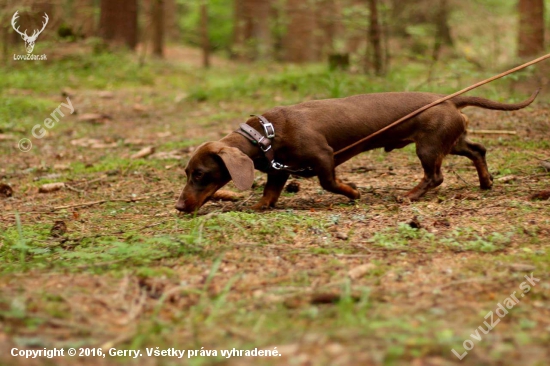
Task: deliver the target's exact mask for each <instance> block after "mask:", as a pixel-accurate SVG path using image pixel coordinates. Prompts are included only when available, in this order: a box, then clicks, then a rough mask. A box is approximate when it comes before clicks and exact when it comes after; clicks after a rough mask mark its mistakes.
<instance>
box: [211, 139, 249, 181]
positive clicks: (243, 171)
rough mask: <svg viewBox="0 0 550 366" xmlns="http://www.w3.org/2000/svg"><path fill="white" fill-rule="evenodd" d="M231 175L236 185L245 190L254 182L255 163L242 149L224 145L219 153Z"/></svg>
mask: <svg viewBox="0 0 550 366" xmlns="http://www.w3.org/2000/svg"><path fill="white" fill-rule="evenodd" d="M218 155H219V156H220V158H222V160H223V162H224V164H225V167H226V168H227V170H228V171H229V174H230V175H231V179H233V182H234V183H235V186H236V187H237V188H238V189H240V190H241V191H244V190H246V189H250V188H251V187H252V183H254V163H253V162H252V159H250V158H249V157H248V156H246V155H245V154H244V153H243V152H242V151H241V150H239V149H237V148H234V147H228V146H225V147H223V148H222V149H221V150H220V152H219V153H218Z"/></svg>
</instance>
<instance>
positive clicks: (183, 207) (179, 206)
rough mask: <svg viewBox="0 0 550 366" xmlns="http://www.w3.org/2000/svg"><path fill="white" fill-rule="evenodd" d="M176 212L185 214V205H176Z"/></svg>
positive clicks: (180, 203)
mask: <svg viewBox="0 0 550 366" xmlns="http://www.w3.org/2000/svg"><path fill="white" fill-rule="evenodd" d="M176 210H178V211H180V212H185V203H183V202H178V203H176Z"/></svg>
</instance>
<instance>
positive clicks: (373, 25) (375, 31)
mask: <svg viewBox="0 0 550 366" xmlns="http://www.w3.org/2000/svg"><path fill="white" fill-rule="evenodd" d="M377 5H378V4H377V0H369V10H370V24H369V44H370V46H371V49H372V64H373V67H374V72H375V73H376V75H381V74H382V72H383V55H382V42H381V38H382V37H381V34H382V32H381V31H380V22H379V21H378V6H377Z"/></svg>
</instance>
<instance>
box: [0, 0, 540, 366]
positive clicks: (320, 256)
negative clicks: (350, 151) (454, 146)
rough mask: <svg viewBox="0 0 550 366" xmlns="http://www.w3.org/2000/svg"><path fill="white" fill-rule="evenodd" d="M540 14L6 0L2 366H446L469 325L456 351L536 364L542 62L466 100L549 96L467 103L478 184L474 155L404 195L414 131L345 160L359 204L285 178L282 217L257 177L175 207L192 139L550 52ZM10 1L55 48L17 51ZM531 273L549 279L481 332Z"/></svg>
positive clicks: (533, 0)
mask: <svg viewBox="0 0 550 366" xmlns="http://www.w3.org/2000/svg"><path fill="white" fill-rule="evenodd" d="M548 9H550V0H415V1H413V0H208V1H207V0H139V1H138V0H47V1H45V0H18V1H14V0H0V42H1V44H0V289H1V290H0V365H10V366H12V365H14V366H29V365H51V364H52V362H53V363H55V364H56V365H59V366H65V365H67V366H69V365H70V366H72V365H75V364H86V365H89V366H96V365H97V366H105V365H123V364H128V365H136V364H138V363H139V365H146V366H148V365H154V364H157V363H161V364H171V363H170V362H172V360H170V359H168V358H163V359H161V358H158V359H155V358H141V359H139V360H137V361H135V360H131V359H120V358H119V359H114V358H112V359H110V358H107V359H102V358H98V357H87V358H85V359H84V358H80V359H76V358H64V359H63V358H57V359H55V360H49V359H46V358H43V359H41V360H40V359H36V360H29V359H25V358H22V357H20V358H16V357H12V356H11V354H10V349H11V348H12V347H19V349H23V348H27V347H37V348H38V349H40V348H41V347H48V348H53V347H69V346H70V347H82V346H83V345H86V347H88V346H89V347H92V346H93V347H104V348H103V351H104V352H105V351H106V350H107V349H108V347H117V348H118V349H121V350H122V349H142V350H143V349H144V347H157V349H158V348H159V347H160V349H164V348H166V349H167V348H168V347H175V348H177V349H181V348H187V349H197V350H198V349H201V347H204V349H205V350H206V349H231V348H233V347H236V348H237V349H250V348H253V347H262V348H265V347H267V349H273V348H274V347H279V348H278V350H279V352H280V353H281V354H283V355H284V357H280V358H279V357H276V358H273V359H268V358H263V359H257V358H244V357H234V358H232V359H230V360H227V359H225V358H224V359H223V360H222V359H221V358H218V359H214V358H206V357H204V358H199V357H197V358H196V359H191V360H189V365H192V366H199V365H200V366H205V365H212V364H222V363H220V362H219V361H221V362H223V364H224V365H227V366H236V365H238V366H243V365H244V366H246V365H258V364H259V363H261V364H262V365H281V366H282V365H284V366H286V365H315V366H317V365H329V364H330V365H335V366H338V365H340V366H347V365H382V364H384V365H422V366H423V365H437V366H444V365H445V366H446V365H456V364H458V361H457V360H458V359H457V358H456V356H455V355H454V354H453V353H452V352H451V349H455V350H457V351H458V352H459V353H462V352H464V350H465V349H467V350H468V351H470V350H471V348H465V347H466V346H464V344H466V345H467V344H468V343H465V342H466V341H468V342H473V340H476V342H475V349H473V350H472V351H471V352H469V354H468V355H467V357H468V358H466V359H465V360H464V361H462V362H461V363H460V364H461V365H474V364H475V365H490V366H502V365H524V366H530V365H533V366H534V365H537V366H538V365H548V360H549V359H550V353H549V352H550V349H549V347H548V345H549V344H550V306H549V304H550V301H549V300H550V281H549V279H548V274H549V273H550V250H549V247H548V243H549V242H550V205H548V196H549V191H548V187H549V183H548V182H549V179H548V178H549V177H550V175H549V174H550V173H549V172H550V156H549V151H550V108H549V104H548V100H549V99H548V90H549V89H550V88H548V87H546V88H544V85H545V84H548V82H549V75H550V61H549V60H546V62H542V63H540V64H538V65H536V66H533V67H529V68H528V69H525V70H523V71H521V72H519V73H516V74H513V75H510V76H508V77H506V78H505V79H501V80H498V81H495V82H493V83H490V84H487V85H485V86H483V87H482V88H479V89H476V90H475V91H472V92H471V93H470V94H469V95H475V96H484V97H488V98H490V99H493V100H498V101H505V102H513V101H519V100H524V99H525V98H527V96H528V95H530V94H531V93H532V92H533V91H534V90H535V89H536V88H537V87H539V86H542V87H543V93H546V94H542V95H539V97H538V98H537V100H536V102H535V103H533V105H532V106H530V107H529V108H525V109H523V110H521V111H514V112H500V111H498V112H497V111H487V110H481V109H479V108H477V109H473V108H472V109H469V110H467V112H466V113H467V114H468V116H469V117H470V125H469V129H471V130H470V131H471V132H470V136H471V138H472V139H473V140H474V141H476V142H478V141H479V142H482V143H483V145H484V146H486V147H487V148H488V151H489V153H488V154H487V160H488V164H489V167H490V172H491V174H492V175H493V176H494V178H495V184H494V186H493V189H492V190H490V191H480V190H478V189H477V186H478V178H477V173H476V170H475V168H474V166H472V164H471V162H470V161H468V159H465V158H464V157H458V156H449V157H448V158H446V160H445V165H444V170H445V173H446V175H445V183H444V184H443V185H442V186H441V189H438V190H434V191H432V192H430V193H429V194H428V195H426V197H425V198H423V199H422V200H421V201H419V202H416V203H412V204H410V203H399V202H400V200H398V197H399V196H400V195H401V193H403V192H405V191H408V190H409V189H410V188H411V187H412V184H413V182H416V181H418V180H419V179H420V177H421V174H422V169H421V168H420V164H419V162H418V158H417V156H416V152H415V149H414V146H413V145H409V146H408V147H405V148H404V149H402V150H400V151H395V152H392V153H390V154H388V153H386V152H384V151H382V150H373V151H369V152H365V153H364V154H361V155H359V156H357V157H355V158H354V159H352V160H350V161H349V162H347V163H346V164H343V165H342V166H341V167H339V168H338V175H339V177H341V178H342V179H343V180H344V181H347V180H348V179H349V180H350V181H351V182H354V183H355V184H356V185H357V186H358V187H359V188H360V189H361V193H362V198H361V200H360V201H359V202H348V200H347V199H346V198H345V197H343V196H339V195H335V194H331V193H329V192H326V191H323V190H322V189H321V188H320V187H319V184H318V182H317V181H316V180H314V179H310V180H306V179H300V180H293V182H292V183H293V184H294V187H296V183H298V186H299V187H301V188H300V189H299V192H297V191H296V189H295V190H293V191H291V190H287V191H285V192H284V193H283V194H282V196H281V199H280V200H279V204H278V205H279V209H274V210H269V211H267V212H261V213H252V212H250V211H249V208H250V205H251V204H252V203H254V202H256V201H257V200H258V199H259V197H260V196H261V194H262V187H263V185H264V184H265V182H266V180H265V175H263V174H261V175H260V174H258V175H257V178H256V184H255V188H254V189H252V190H251V191H247V192H236V191H235V189H234V187H233V186H232V184H229V185H228V186H227V187H228V188H227V189H228V190H230V193H233V194H234V195H235V196H236V198H235V200H234V201H231V202H226V201H222V202H217V201H212V202H209V203H208V204H206V205H205V206H204V207H203V208H202V209H201V212H200V213H199V214H197V215H196V216H188V215H183V214H181V213H177V212H176V210H175V209H174V205H175V202H176V199H177V197H178V196H179V194H180V192H181V189H182V187H183V185H184V182H185V179H186V177H185V172H184V167H185V166H186V163H187V161H188V159H189V158H190V156H191V154H192V152H193V151H194V149H195V147H196V146H198V145H199V144H201V143H203V142H205V141H212V140H218V139H220V138H221V137H223V136H224V135H226V134H228V133H230V132H231V131H234V130H235V128H236V127H237V126H238V125H239V123H242V122H244V121H245V120H246V118H247V117H248V116H249V115H250V114H253V113H256V114H262V113H265V111H266V110H268V109H269V108H271V107H274V106H277V105H288V104H295V103H300V102H304V101H307V100H311V99H323V98H335V97H346V96H349V95H353V94H359V93H370V92H387V91H426V92H436V93H452V92H454V91H457V90H460V89H462V88H464V87H466V86H469V85H471V84H473V83H474V82H477V81H480V80H483V79H485V78H487V77H490V76H493V75H495V74H497V73H499V72H502V71H504V70H507V69H509V68H511V67H513V66H516V65H518V64H520V63H523V62H524V61H527V60H530V59H534V58H535V57H538V56H540V55H542V54H544V53H547V52H549V46H550V42H549V41H550V40H549V38H550V37H549V36H548V35H549V34H550V23H549V19H548V17H545V10H546V14H547V11H548ZM16 11H17V12H18V14H19V18H18V19H16V21H15V23H16V27H17V26H18V27H19V28H20V31H24V30H25V29H27V34H32V32H33V30H38V29H41V27H42V22H43V21H44V18H43V16H44V13H47V14H48V17H49V21H48V24H47V26H46V27H45V29H44V32H43V33H41V34H40V35H39V37H38V39H37V42H36V45H35V47H34V50H33V55H35V56H38V55H46V56H47V60H45V61H23V60H14V55H25V54H26V53H27V52H26V50H25V44H24V43H23V40H22V39H21V36H20V35H19V34H17V33H16V32H15V31H14V28H13V26H12V21H13V16H14V14H15V12H16ZM69 98H70V102H71V103H72V105H73V106H74V107H75V110H74V113H73V114H70V115H69V114H68V113H67V110H66V109H65V108H64V107H63V109H61V111H64V113H65V114H64V115H63V114H62V117H63V118H62V119H59V121H58V122H59V123H57V122H56V123H55V125H54V126H51V125H49V124H46V122H47V121H49V122H51V121H52V120H51V119H50V118H48V117H49V116H51V117H53V115H54V114H53V113H52V111H57V112H59V109H60V108H61V107H60V103H67V102H68V101H69ZM56 121H57V118H56ZM41 126H42V127H41ZM50 127H51V128H50ZM37 128H38V129H39V130H38V132H40V131H43V132H44V135H42V136H38V135H36V132H37ZM480 131H485V132H480ZM487 131H489V132H493V133H492V134H491V133H487ZM358 138H359V137H358ZM25 140H26V141H27V142H28V143H29V144H30V143H31V142H32V147H31V148H29V150H24V149H22V148H21V141H25ZM18 141H19V143H18ZM27 146H28V145H27ZM52 184H53V186H54V188H55V190H52V189H51V187H52ZM45 186H46V187H49V188H48V189H44V187H45ZM230 198H231V197H230ZM203 213H206V214H203ZM529 273H531V275H533V273H534V276H535V277H536V278H539V277H540V278H541V281H540V284H537V286H536V287H535V288H534V290H533V291H532V292H531V293H529V294H528V296H526V297H525V298H524V299H523V300H522V302H521V304H519V305H517V307H516V308H514V309H513V310H512V311H511V314H509V315H507V316H506V318H505V319H503V320H504V321H502V322H500V319H499V320H497V321H496V322H495V323H494V324H496V323H498V322H500V323H499V325H498V328H497V329H496V330H493V331H492V333H491V334H489V335H487V336H486V334H487V333H486V332H485V330H483V334H482V333H479V336H480V337H482V340H481V338H474V335H473V333H472V332H476V333H477V331H478V328H477V327H479V326H482V325H481V324H482V321H483V320H484V318H483V316H484V315H485V314H487V312H488V311H489V310H494V309H495V308H496V303H497V301H502V299H504V298H506V296H508V295H509V294H510V293H512V292H513V291H517V290H518V286H519V284H520V283H522V282H523V281H525V278H524V276H525V275H526V274H529ZM521 296H523V294H521ZM507 306H508V305H507ZM495 318H496V317H495ZM491 322H492V318H491ZM485 324H487V322H485ZM480 329H483V328H480ZM470 337H471V341H470ZM465 340H466V341H465ZM188 347H189V348H188ZM193 347H194V348H193ZM472 347H473V346H472ZM545 360H546V361H545ZM31 361H32V362H33V363H30V362H31ZM79 361H82V362H80V363H79ZM84 361H85V362H84ZM173 362H179V361H175V359H174V360H173Z"/></svg>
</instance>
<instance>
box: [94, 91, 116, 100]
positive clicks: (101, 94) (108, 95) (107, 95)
mask: <svg viewBox="0 0 550 366" xmlns="http://www.w3.org/2000/svg"><path fill="white" fill-rule="evenodd" d="M97 96H98V97H100V98H103V99H112V98H114V97H115V93H113V92H112V91H108V90H103V91H100V92H98V93H97Z"/></svg>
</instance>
